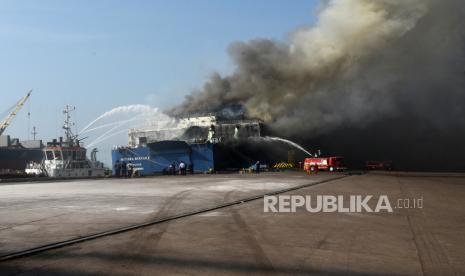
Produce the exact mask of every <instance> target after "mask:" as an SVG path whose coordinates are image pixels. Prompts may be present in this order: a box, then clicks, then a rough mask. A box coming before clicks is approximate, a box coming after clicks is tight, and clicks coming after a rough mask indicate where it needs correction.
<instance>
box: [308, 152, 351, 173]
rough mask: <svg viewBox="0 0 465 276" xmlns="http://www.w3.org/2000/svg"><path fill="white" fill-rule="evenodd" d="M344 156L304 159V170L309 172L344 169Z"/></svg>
mask: <svg viewBox="0 0 465 276" xmlns="http://www.w3.org/2000/svg"><path fill="white" fill-rule="evenodd" d="M345 169H346V168H345V167H344V157H342V156H331V157H310V158H305V160H304V170H305V171H306V172H308V173H310V172H312V171H315V170H325V171H326V170H327V171H330V172H337V171H344V170H345Z"/></svg>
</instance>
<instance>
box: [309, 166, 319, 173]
mask: <svg viewBox="0 0 465 276" xmlns="http://www.w3.org/2000/svg"><path fill="white" fill-rule="evenodd" d="M310 174H314V175H317V174H318V166H316V165H315V166H311V167H310Z"/></svg>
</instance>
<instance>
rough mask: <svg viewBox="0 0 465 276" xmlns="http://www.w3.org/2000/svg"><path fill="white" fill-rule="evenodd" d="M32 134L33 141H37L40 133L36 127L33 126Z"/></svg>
mask: <svg viewBox="0 0 465 276" xmlns="http://www.w3.org/2000/svg"><path fill="white" fill-rule="evenodd" d="M31 134H32V138H33V139H32V140H34V141H35V140H36V135H37V134H38V132H37V131H36V126H33V127H32V132H31Z"/></svg>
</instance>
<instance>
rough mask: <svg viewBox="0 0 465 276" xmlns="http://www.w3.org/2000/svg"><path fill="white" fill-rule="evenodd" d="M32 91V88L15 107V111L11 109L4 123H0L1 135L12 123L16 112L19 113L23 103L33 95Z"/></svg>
mask: <svg viewBox="0 0 465 276" xmlns="http://www.w3.org/2000/svg"><path fill="white" fill-rule="evenodd" d="M31 93H32V89H31V90H29V92H27V94H26V96H24V97H22V98H21V100H19V102H18V103H17V104H16V105H15V107H14V108H13V111H11V113H10V114H9V115H8V116H7V117H6V118H5V120H3V122H2V123H0V135H2V134H3V132H4V131H5V129H6V128H7V127H8V126H9V125H10V123H11V121H12V120H13V118H14V117H15V116H16V114H18V112H19V111H20V110H21V108H22V107H23V105H24V104H25V103H26V101H27V99H29V97H30V96H31Z"/></svg>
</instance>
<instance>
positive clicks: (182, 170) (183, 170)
mask: <svg viewBox="0 0 465 276" xmlns="http://www.w3.org/2000/svg"><path fill="white" fill-rule="evenodd" d="M179 174H181V175H186V164H185V163H184V162H183V161H181V163H179Z"/></svg>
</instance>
